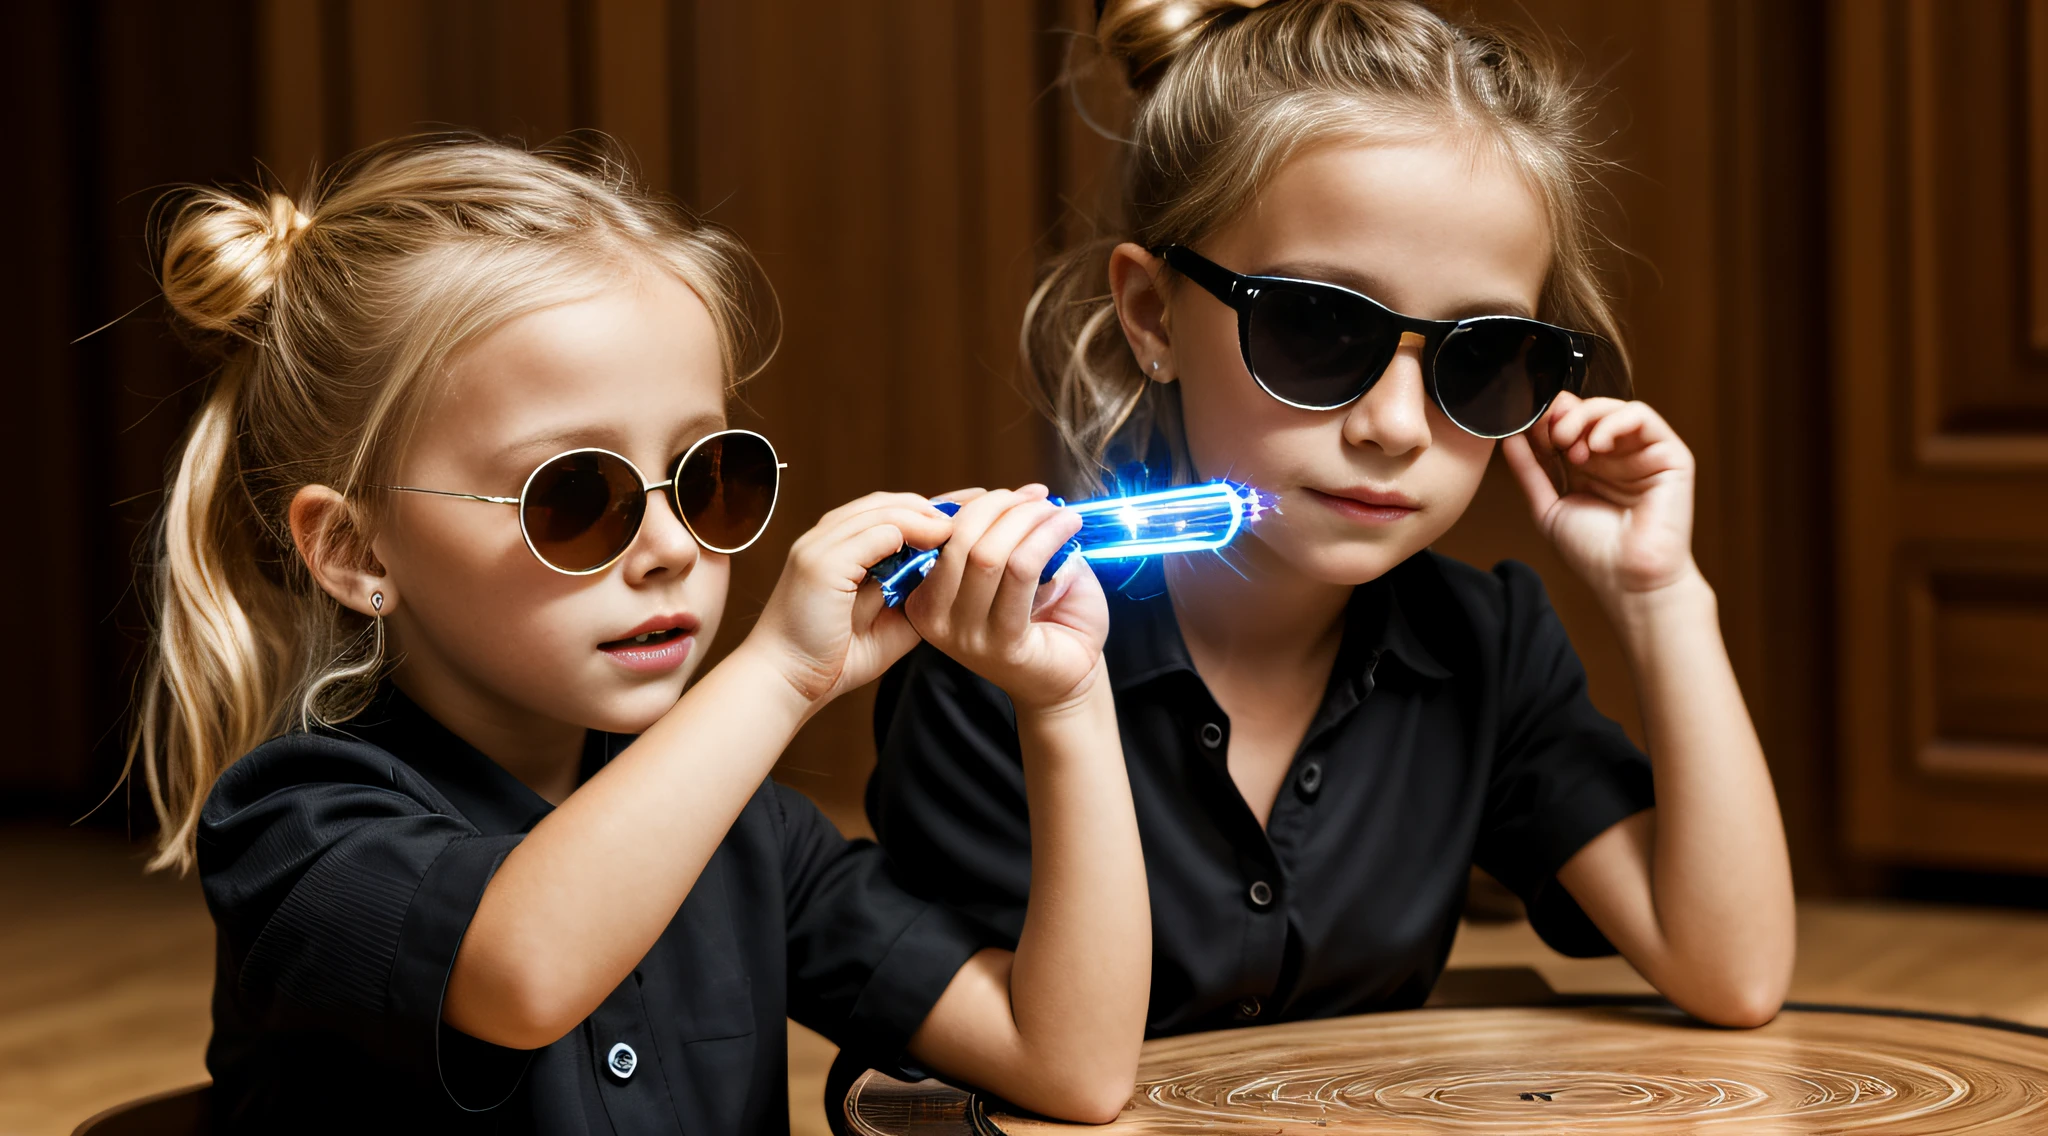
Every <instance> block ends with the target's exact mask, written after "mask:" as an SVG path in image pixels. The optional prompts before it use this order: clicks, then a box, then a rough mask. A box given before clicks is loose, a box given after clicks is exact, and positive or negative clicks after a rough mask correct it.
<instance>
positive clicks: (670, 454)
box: [134, 137, 1149, 1132]
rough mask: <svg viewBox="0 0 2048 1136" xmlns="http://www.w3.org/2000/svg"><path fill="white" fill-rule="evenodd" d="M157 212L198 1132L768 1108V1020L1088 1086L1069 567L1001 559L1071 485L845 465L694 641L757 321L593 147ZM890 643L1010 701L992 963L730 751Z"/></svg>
mask: <svg viewBox="0 0 2048 1136" xmlns="http://www.w3.org/2000/svg"><path fill="white" fill-rule="evenodd" d="M164 216H165V223H164V226H163V239H164V252H163V262H162V263H163V286H164V292H165V295H166V298H167V299H168V301H169V303H170V306H171V308H172V310H173V311H174V312H175V313H176V314H177V315H178V316H179V317H180V318H181V319H182V321H183V322H184V323H185V324H186V325H187V326H188V327H189V329H190V330H191V331H192V332H193V333H194V335H195V338H196V339H197V340H199V341H200V342H201V344H202V345H203V346H205V347H207V348H209V349H211V350H214V351H216V352H217V353H218V356H219V358H220V360H221V362H220V368H219V371H218V373H217V374H216V375H215V377H214V378H213V380H212V387H211V390H210V392H209V394H208V395H207V398H206V401H205V404H204V406H203V407H202V408H201V410H200V411H199V414H198V416H197V417H196V419H195V420H194V422H193V425H192V428H191V432H190V435H189V437H188V438H187V440H186V442H185V445H184V449H183V452H182V453H181V454H180V456H179V458H178V462H177V465H176V467H175V470H174V472H173V474H172V477H171V482H170V487H169V494H168V500H167V502H166V505H165V508H164V512H163V517H162V527H161V533H160V542H159V545H158V549H159V557H158V560H157V563H156V565H155V597H156V628H155V636H154V640H153V648H152V656H151V661H150V666H149V670H148V672H147V674H146V676H145V679H144V683H143V686H142V695H141V703H140V707H139V712H138V719H139V730H138V734H137V737H136V748H135V755H134V764H135V766H136V767H138V768H139V769H140V770H141V772H142V775H143V778H144V780H145V782H146V784H147V785H148V787H149V792H150V796H151V799H152V801H153V802H154V804H155V806H156V809H157V812H158V815H159V817H160V818H161V820H162V824H163V827H162V834H161V837H160V849H159V853H158V855H157V857H156V860H155V862H154V863H155V866H158V867H176V868H179V869H181V870H183V869H189V868H192V867H194V866H196V867H197V868H198V870H199V873H200V877H201V881H202V883H203V885H204V888H205V892H206V896H207V900H208V903H209V905H210V907H211V909H212V912H213V915H214V917H215V921H216V924H217V926H218V928H219V932H220V956H219V957H220V963H219V971H218V980H217V986H216V990H215V1001H214V1018H215V1032H214V1038H213V1042H212V1045H211V1047H210V1048H209V1053H208V1062H209V1066H210V1068H211V1069H212V1072H213V1074H214V1078H215V1086H214V1090H213V1093H214V1112H215V1115H216V1117H217V1118H218V1119H219V1120H220V1122H221V1124H222V1126H223V1127H224V1129H225V1130H230V1131H261V1132H276V1131H326V1130H345V1131H364V1130H372V1129H374V1128H375V1127H377V1126H385V1127H389V1126H391V1125H397V1126H399V1127H401V1128H404V1129H406V1130H411V1129H413V1128H415V1127H419V1128H430V1129H432V1130H435V1131H468V1130H472V1129H477V1130H489V1131H548V1132H556V1131H584V1130H593V1131H596V1130H602V1131H613V1130H617V1131H674V1130H676V1127H677V1126H678V1125H680V1126H681V1127H682V1129H683V1130H687V1131H706V1132H712V1131H715V1132H738V1131H760V1130H777V1129H781V1128H784V1127H786V1125H787V1111H786V1110H787V1097H786V1084H785V1080H784V1069H783V1053H784V1040H783V1030H784V1021H785V1014H787V1015H789V1016H793V1017H795V1018H797V1019H798V1020H800V1021H804V1022H806V1023H807V1024H809V1025H811V1026H813V1027H815V1028H817V1029H819V1030H821V1031H822V1032H824V1033H825V1034H827V1035H828V1036H831V1037H833V1038H834V1039H835V1040H837V1041H838V1042H839V1043H840V1044H841V1045H843V1046H845V1047H847V1048H848V1049H849V1050H850V1051H858V1052H863V1053H867V1054H869V1055H871V1057H872V1059H873V1060H875V1061H877V1062H880V1063H884V1064H889V1063H906V1062H914V1063H916V1065H917V1066H918V1067H921V1068H929V1069H932V1070H936V1071H941V1072H944V1073H946V1074H949V1075H951V1076H953V1077H956V1078H959V1079H962V1080H966V1081H971V1082H977V1083H980V1084H983V1085H986V1086H987V1087H988V1088H990V1089H992V1090H994V1091H996V1092H998V1093H1001V1094H1002V1095H1004V1096H1006V1097H1008V1098H1010V1099H1013V1100H1016V1101H1018V1102H1019V1103H1022V1104H1025V1105H1027V1106H1029V1107H1032V1108H1036V1109H1038V1110H1041V1111H1044V1112H1047V1113H1051V1114H1053V1115H1057V1116H1065V1117H1071V1118H1075V1119H1084V1120H1105V1119H1108V1118H1109V1117H1110V1116H1112V1115H1114V1113H1115V1112H1116V1110H1117V1109H1118V1108H1119V1107H1120V1106H1121V1104H1122V1103H1123V1101H1124V1099H1125V1097H1126V1095H1127V1094H1128V1092H1129V1089H1130V1084H1131V1079H1132V1076H1133V1074H1134V1069H1135V1064H1136V1053H1137V1045H1138V1041H1139V1038H1140V1036H1141V1028H1142V1015H1143V990H1144V987H1145V983H1146V979H1145V975H1146V958H1147V950H1146V946H1145V944H1146V941H1147V939H1148V937H1149V932H1148V930H1147V926H1146V923H1145V910H1146V908H1145V895H1144V884H1143V869H1142V863H1141V860H1140V853H1139V849H1138V845H1137V837H1136V830H1135V826H1134V822H1133V820H1132V818H1131V812H1130V797H1129V791H1128V786H1127V784H1126V782H1125V780H1124V774H1123V767H1122V762H1121V755H1120V752H1119V748H1118V743H1117V736H1116V725H1115V719H1114V714H1113V710H1112V708H1111V704H1110V702H1109V697H1108V691H1107V686H1106V685H1105V683H1104V682H1103V680H1102V670H1103V668H1102V663H1101V653H1100V646H1101V642H1102V638H1103V635H1104V633H1105V632H1104V629H1105V622H1106V615H1105V611H1104V605H1103V598H1102V593H1101V591H1100V589H1099V588H1098V587H1097V585H1096V584H1095V582H1094V578H1093V577H1092V576H1091V575H1089V574H1088V572H1087V571H1086V570H1085V568H1082V567H1080V566H1079V565H1078V563H1077V565H1076V567H1074V568H1072V569H1067V570H1063V571H1062V572H1061V573H1060V574H1059V575H1058V576H1057V577H1056V578H1055V579H1054V580H1053V581H1052V583H1050V584H1048V585H1046V586H1045V587H1043V588H1040V586H1039V585H1038V583H1037V580H1038V572H1039V570H1040V568H1041V567H1042V566H1043V565H1044V564H1045V563H1046V561H1047V560H1048V559H1049V557H1050V556H1051V555H1052V554H1053V552H1054V551H1055V550H1056V549H1058V548H1059V546H1060V545H1061V543H1062V542H1063V541H1065V540H1066V538H1067V537H1068V536H1069V535H1071V533H1072V532H1073V531H1074V530H1075V528H1076V527H1077V526H1078V519H1077V518H1075V517H1074V516H1073V515H1072V514H1071V513H1070V512H1068V511H1066V510H1063V509H1060V508H1058V507H1056V506H1055V505H1053V504H1052V503H1050V502H1049V501H1048V500H1047V496H1046V492H1045V489H1044V487H1043V486H1028V487H1025V488H1024V489H1020V490H1016V491H996V492H988V493H980V492H975V491H970V492H966V493H963V494H960V495H959V497H960V499H962V500H963V501H964V502H965V505H964V507H963V508H962V509H961V510H960V511H959V514H958V515H957V516H954V517H948V516H946V515H945V514H943V513H942V512H940V511H939V510H937V509H935V508H933V507H932V505H931V504H930V503H929V502H927V501H926V500H924V499H923V498H921V497H917V496H913V495H907V494H871V495H869V496H866V497H862V498H860V499H858V500H856V501H853V502H850V503H848V504H846V505H843V506H841V507H840V508H838V509H835V510H833V511H832V512H830V513H828V514H826V515H825V516H824V517H823V518H822V519H821V520H819V522H818V523H817V525H816V526H815V527H813V528H812V529H811V530H810V531H809V532H807V533H805V534H804V535H803V536H801V537H799V538H798V539H797V541H796V543H795V546H794V548H793V549H792V551H791V553H790V555H789V559H788V562H787V564H786V565H785V567H784V569H783V572H782V576H781V579H780V582H779V583H778V585H777V587H776V589H775V592H774V595H773V596H772V598H771V599H770V601H769V603H768V605H767V607H766V609H765V611H763V613H762V614H761V616H760V618H759V620H758V622H757V623H756V625H755V627H754V628H753V629H752V631H751V632H749V633H748V634H747V635H746V637H745V639H744V640H743V641H742V642H741V643H740V644H739V645H738V647H737V648H736V649H735V650H734V651H733V652H732V653H731V655H730V656H729V657H728V658H727V659H725V661H723V662H722V663H721V664H720V665H719V666H717V667H716V668H713V669H712V670H710V671H708V672H706V673H703V674H701V675H699V674H697V673H696V671H697V669H698V663H699V661H700V660H701V659H702V658H703V656H704V652H705V650H706V648H707V646H708V645H709V643H710V642H711V640H712V638H713V636H714V635H715V634H716V632H717V631H718V628H719V623H720V618H721V616H722V614H723V610H724V606H725V598H726V587H727V579H728V565H729V561H728V558H727V556H726V555H725V551H714V549H716V550H733V549H737V548H741V547H744V546H745V545H746V544H748V543H751V541H752V540H753V539H754V538H755V537H756V536H757V535H758V534H759V532H760V529H761V527H762V526H764V525H765V524H766V523H767V519H768V514H769V511H770V510H771V509H772V508H773V505H774V500H775V490H776V486H777V484H778V483H779V477H780V472H781V465H782V462H781V460H780V459H779V458H778V457H777V456H776V455H775V454H774V451H773V449H772V447H771V446H769V445H768V443H767V441H766V439H765V438H762V437H761V436H759V435H755V434H750V433H745V432H732V431H728V430H727V429H726V422H725V402H726V396H727V394H728V393H729V391H730V389H731V387H732V386H733V385H734V384H735V383H737V382H739V381H741V380H744V379H746V378H747V377H749V376H751V375H753V374H754V373H756V372H757V371H759V370H760V368H761V367H762V365H763V364H764V363H765V362H766V361H767V358H768V355H769V352H770V351H771V350H772V346H773V342H774V338H775V334H776V331H775V322H774V321H775V317H774V310H773V304H772V299H771V298H770V296H769V293H768V290H767V286H766V283H765V281H763V280H762V279H761V277H760V275H759V271H758V269H757V267H756V265H755V264H754V262H753V260H752V258H751V257H750V256H749V255H748V253H747V252H746V251H745V249H744V248H743V247H742V246H741V245H740V244H739V243H738V241H737V240H736V239H735V238H733V237H732V236H731V235H730V234H728V233H726V232H725V231H723V230H721V229H719V228H717V227H716V226H713V225H709V224H706V223H703V222H700V221H697V220H695V219H693V218H690V217H688V216H686V215H684V214H682V213H681V212H680V211H678V210H676V209H675V208H674V207H673V206H671V205H669V204H667V203H665V202H663V201H660V200H658V199H656V198H654V197H651V196H649V195H647V194H645V193H643V192H641V191H639V190H638V189H636V188H635V187H634V186H633V185H632V184H631V182H630V181H629V180H628V179H627V177H626V176H625V174H624V173H623V172H622V170H621V168H620V167H619V166H618V165H617V164H616V163H615V162H613V161H610V160H606V159H603V158H601V157H592V156H589V155H587V154H582V155H579V154H572V153H568V152H546V151H543V152H528V151H525V150H522V149H518V148H515V147H510V146H505V145H500V144H496V143H491V142H486V141H482V140H477V139H474V138H467V137H432V138H416V139H405V140H400V141H396V142H393V143H388V144H385V145H382V146H378V147H373V148H371V149H370V150H367V151H365V152H363V153H361V154H358V155H356V156H354V157H353V158H351V159H350V160H348V161H347V162H345V163H343V164H342V165H341V166H340V167H338V168H337V169H336V170H334V171H332V172H331V173H330V174H329V175H328V176H327V177H326V178H325V179H324V180H323V182H322V183H321V185H320V187H319V189H318V191H317V192H316V193H314V194H313V195H311V196H310V197H309V198H308V199H306V200H304V201H294V200H292V199H290V198H288V197H285V196H283V195H280V194H264V193H259V192H250V193H240V192H230V191H225V190H198V191H193V192H191V193H188V194H186V195H185V196H184V197H183V198H182V199H181V200H179V201H178V202H177V203H175V205H174V206H173V207H171V208H169V209H167V210H166V212H165V214H164ZM655 470H659V471H661V472H660V473H659V474H655V475H654V476H653V477H649V476H647V474H645V473H643V472H642V471H655ZM495 504H510V505H517V506H518V507H519V508H518V512H517V514H516V515H515V513H514V512H513V511H512V510H510V509H505V508H499V507H492V505H495ZM905 542H908V543H911V544H915V545H917V546H919V547H934V546H936V545H938V544H939V543H941V542H945V544H946V552H945V555H944V556H943V557H942V558H941V561H940V564H939V565H938V567H937V568H936V569H935V570H934V572H933V575H932V577H931V581H930V582H929V583H927V584H926V586H925V587H924V589H923V590H921V591H920V592H919V594H918V595H917V596H916V597H915V601H914V602H913V603H911V604H910V605H909V606H908V608H907V609H906V610H907V618H906V614H905V613H904V612H898V611H892V610H887V609H884V608H883V607H882V605H881V603H880V597H879V595H878V594H877V592H876V589H875V588H874V587H873V586H872V585H867V586H863V580H864V575H865V570H866V566H868V565H870V564H873V563H874V562H875V561H877V560H879V559H881V558H882V557H884V556H886V555H888V554H890V553H893V552H895V551H896V550H897V549H898V548H899V547H901V546H902V545H903V544H904V543H905ZM920 632H921V633H922V634H923V635H924V637H925V638H926V639H928V640H929V641H930V642H932V643H935V644H938V645H939V646H941V647H943V648H944V649H946V650H948V651H950V652H952V653H953V654H954V656H955V657H957V658H958V659H959V660H960V661H961V662H962V663H963V664H964V665H967V666H970V667H973V668H974V669H975V670H976V671H977V672H978V673H981V674H983V675H985V676H987V677H988V678H989V679H990V681H993V682H996V683H998V684H999V685H1001V686H1002V687H1003V689H1005V690H1007V691H1008V692H1009V693H1010V695H1011V696H1012V697H1013V698H1014V699H1015V704H1016V708H1017V714H1018V724H1019V728H1020V730H1022V731H1023V733H1024V736H1025V738H1026V742H1025V749H1026V753H1027V754H1028V757H1027V762H1028V764H1029V765H1030V767H1031V768H1032V770H1033V774H1032V783H1031V789H1030V791H1031V793H1032V799H1033V803H1034V805H1036V806H1037V807H1038V808H1039V809H1040V810H1041V811H1042V812H1043V813H1044V817H1045V822H1044V825H1043V827H1042V829H1041V830H1040V836H1041V838H1042V843H1041V845H1040V856H1039V859H1038V861H1037V867H1038V870H1039V872H1040V879H1041V882H1042V884H1043V887H1044V891H1043V894H1042V897H1041V902H1040V903H1039V904H1038V905H1036V906H1034V908H1033V919H1034V923H1033V927H1032V929H1031V931H1030V932H1028V933H1027V937H1026V939H1025V941H1023V942H1021V943H1018V944H1017V945H1016V949H1015V950H1014V951H1012V950H1010V949H1007V947H1005V948H1003V949H996V948H993V947H992V946H991V943H990V941H989V939H988V937H987V936H985V935H983V934H981V933H980V932H979V931H978V930H977V929H976V928H975V927H974V926H973V925H972V924H971V923H969V922H967V921H965V920H963V919H961V918H959V917H958V916H957V915H955V914H953V913H951V912H949V911H946V910H945V909H942V908H938V907H934V906H932V905H930V904H927V903H925V902H923V901H921V900H918V899H916V898H915V897H913V896H911V895H910V894H909V893H908V892H906V891H905V890H904V889H903V888H902V887H900V886H899V885H897V884H896V883H895V877H894V875H893V872H892V869H891V866H890V865H889V864H888V862H887V861H886V858H885V857H884V856H883V854H882V853H881V852H880V850H879V849H877V848H875V847H874V846H873V845H871V844H866V843H863V842H848V841H846V840H844V839H843V838H841V837H840V836H839V835H838V833H837V832H836V831H835V830H834V829H832V827H831V826H830V824H829V822H827V821H826V820H825V819H824V818H823V816H822V815H821V814H820V813H818V811H817V810H816V809H815V808H814V807H812V806H811V805H810V804H809V803H808V802H807V801H805V800H804V799H803V798H802V797H801V796H799V795H797V794H795V793H793V792H790V791H788V790H785V789H783V788H781V787H779V786H777V785H775V784H773V783H772V782H769V781H766V780H765V779H766V777H767V774H768V771H769V768H770V766H771V765H772V764H773V763H774V761H775V758H776V756H777V754H778V753H779V752H780V751H781V750H782V749H783V748H784V746H785V745H786V744H787V743H788V741H789V740H790V738H791V736H792V735H793V734H794V733H795V731H796V730H797V728H798V727H799V726H800V725H801V724H802V723H803V722H804V721H805V720H807V719H808V718H809V717H810V716H811V715H812V714H813V713H815V712H816V711H817V710H818V709H819V708H820V707H821V706H823V705H825V704H826V703H827V702H829V701H830V700H831V699H832V698H834V697H836V696H837V695H839V694H841V693H843V692H845V691H846V690H849V689H852V688H854V687H857V686H859V685H861V684H863V683H865V682H867V681H868V680H869V679H871V678H872V677H874V676H875V675H876V674H879V673H880V671H881V670H882V669H883V668H885V667H887V666H888V665H889V663H890V662H892V661H893V660H894V659H895V658H897V657H898V656H900V655H901V654H903V652H904V651H906V650H908V649H909V648H910V646H912V645H913V644H914V643H915V642H916V641H917V639H918V636H919V634H920ZM693 679H694V682H693V681H692V680H693Z"/></svg>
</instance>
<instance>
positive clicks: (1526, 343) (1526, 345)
mask: <svg viewBox="0 0 2048 1136" xmlns="http://www.w3.org/2000/svg"><path fill="white" fill-rule="evenodd" d="M1573 367H1574V356H1573V354H1572V346H1571V339H1570V337H1569V336H1567V335H1566V334H1565V333H1564V332H1563V331H1560V330H1559V329H1557V328H1554V327H1550V326H1548V325H1546V324H1540V323H1537V322H1535V321H1533V320H1523V319H1509V318H1501V319H1480V320H1469V321H1467V322H1466V323H1464V324H1462V325H1460V326H1459V328H1458V329H1457V330H1456V331H1453V332H1452V333H1451V334H1450V335H1449V336H1447V337H1446V338H1445V339H1444V344H1443V346H1442V347H1441V348H1440V349H1438V351H1437V354H1436V368H1435V370H1436V390H1437V398H1438V399H1439V400H1440V401H1441V404H1442V406H1443V411H1444V413H1445V414H1447V415H1449V416H1450V418H1451V420H1452V421H1453V422H1456V423H1457V424H1458V425H1459V426H1462V427H1464V428H1465V429H1466V430H1469V431H1471V432H1472V433H1474V434H1480V435H1484V436H1486V437H1491V438H1499V437H1505V436H1507V435H1509V434H1513V433H1515V432H1517V431H1519V430H1523V429H1526V428H1527V427H1528V426H1529V424H1530V423H1532V422H1534V421H1536V416H1537V415H1539V414H1542V413H1543V411H1544V409H1545V408H1547V407H1548V406H1549V405H1550V402H1551V400H1552V399H1554V398H1556V397H1557V394H1558V392H1559V391H1561V390H1564V389H1565V388H1566V387H1567V386H1568V385H1570V383H1571V376H1572V372H1573Z"/></svg>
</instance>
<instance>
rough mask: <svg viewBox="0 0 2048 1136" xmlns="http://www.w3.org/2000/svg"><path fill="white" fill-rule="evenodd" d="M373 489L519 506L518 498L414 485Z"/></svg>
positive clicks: (374, 487)
mask: <svg viewBox="0 0 2048 1136" xmlns="http://www.w3.org/2000/svg"><path fill="white" fill-rule="evenodd" d="M371 488H373V489H386V490H389V491H391V492H393V493H431V494H433V495H434V496H436V497H460V498H462V499H463V500H464V501H482V502H484V503H485V504H487V505H517V504H518V503H519V498H517V497H486V496H484V495H483V494H481V493H457V492H455V491H454V490H451V489H421V488H419V487H418V486H413V485H376V486H372V487H371Z"/></svg>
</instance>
